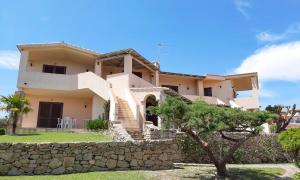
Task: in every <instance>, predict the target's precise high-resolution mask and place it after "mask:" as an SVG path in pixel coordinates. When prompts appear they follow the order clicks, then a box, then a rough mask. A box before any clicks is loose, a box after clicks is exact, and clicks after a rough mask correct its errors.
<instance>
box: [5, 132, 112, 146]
mask: <svg viewBox="0 0 300 180" xmlns="http://www.w3.org/2000/svg"><path fill="white" fill-rule="evenodd" d="M110 140H111V137H110V136H109V135H100V134H98V133H70V132H39V133H28V134H17V135H2V136H0V143H4V142H98V141H110Z"/></svg>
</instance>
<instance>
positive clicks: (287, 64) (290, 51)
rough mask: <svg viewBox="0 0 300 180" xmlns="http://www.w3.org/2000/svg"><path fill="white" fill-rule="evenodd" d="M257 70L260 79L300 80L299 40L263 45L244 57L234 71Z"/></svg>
mask: <svg viewBox="0 0 300 180" xmlns="http://www.w3.org/2000/svg"><path fill="white" fill-rule="evenodd" d="M246 72H258V77H259V79H260V81H262V82H263V81H276V80H280V81H290V82H296V81H300V41H295V42H289V43H284V44H279V45H271V46H265V47H264V48H262V49H259V50H257V51H255V52H254V53H253V54H252V55H250V56H249V57H247V58H246V59H244V61H243V62H242V64H241V65H240V66H239V67H238V68H236V69H235V70H234V73H246Z"/></svg>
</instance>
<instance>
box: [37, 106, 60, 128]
mask: <svg viewBox="0 0 300 180" xmlns="http://www.w3.org/2000/svg"><path fill="white" fill-rule="evenodd" d="M62 113H63V103H59V102H40V103H39V115H38V123H37V127H42V128H56V126H57V118H62Z"/></svg>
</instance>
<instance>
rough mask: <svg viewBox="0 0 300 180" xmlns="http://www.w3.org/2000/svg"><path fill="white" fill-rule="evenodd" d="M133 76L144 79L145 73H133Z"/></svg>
mask: <svg viewBox="0 0 300 180" xmlns="http://www.w3.org/2000/svg"><path fill="white" fill-rule="evenodd" d="M132 74H134V75H136V76H137V77H140V78H142V77H143V73H142V72H132Z"/></svg>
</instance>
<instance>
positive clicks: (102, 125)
mask: <svg viewBox="0 0 300 180" xmlns="http://www.w3.org/2000/svg"><path fill="white" fill-rule="evenodd" d="M86 126H87V129H90V130H100V129H108V121H107V120H103V119H93V120H89V121H88V122H87V125H86Z"/></svg>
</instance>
